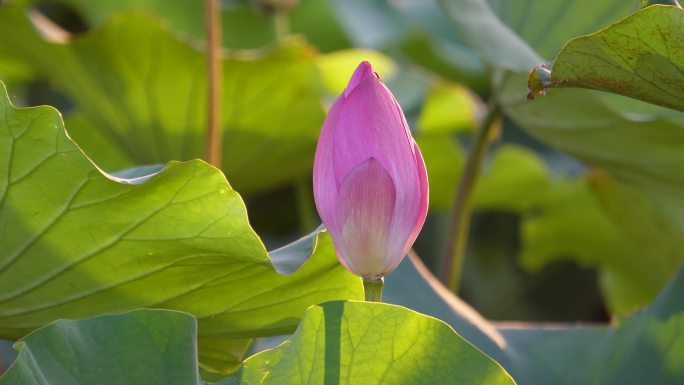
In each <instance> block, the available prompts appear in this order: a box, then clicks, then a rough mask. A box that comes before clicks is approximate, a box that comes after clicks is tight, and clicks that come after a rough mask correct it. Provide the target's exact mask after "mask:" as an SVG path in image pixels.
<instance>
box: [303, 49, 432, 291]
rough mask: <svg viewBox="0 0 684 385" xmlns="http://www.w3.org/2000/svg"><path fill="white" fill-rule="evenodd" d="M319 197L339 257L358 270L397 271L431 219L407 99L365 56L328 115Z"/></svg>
mask: <svg viewBox="0 0 684 385" xmlns="http://www.w3.org/2000/svg"><path fill="white" fill-rule="evenodd" d="M313 181H314V198H315V200H316V208H317V209H318V213H319V215H320V216H321V220H322V221H323V224H324V225H325V227H326V228H327V229H328V232H329V233H330V235H331V236H332V238H333V242H334V244H335V251H336V252H337V257H338V258H339V259H340V262H342V264H343V265H344V266H345V267H346V268H347V269H349V270H350V271H351V272H352V273H354V274H356V275H358V276H361V277H365V278H379V277H382V276H385V275H387V274H389V273H391V272H392V271H393V270H394V269H395V268H396V267H397V266H398V265H399V263H400V262H401V260H402V259H403V258H404V256H405V255H406V253H408V251H409V249H410V248H411V246H412V245H413V242H414V241H415V240H416V237H417V236H418V233H419V232H420V229H421V228H422V227H423V223H424V222H425V216H426V215H427V207H428V181H427V172H426V170H425V164H424V162H423V157H422V155H421V154H420V150H419V149H418V145H416V142H415V141H414V140H413V137H411V131H409V128H408V124H407V123H406V119H405V118H404V114H403V112H402V111H401V107H399V104H398V103H397V101H396V100H395V99H394V96H392V94H391V93H390V91H389V90H388V89H387V87H385V85H384V84H383V83H382V82H381V81H380V78H379V77H378V75H377V74H376V73H375V71H373V67H372V66H371V65H370V63H368V62H362V63H361V64H359V66H358V67H357V68H356V71H354V74H353V75H352V77H351V79H350V80H349V84H348V85H347V88H346V89H345V90H344V93H342V95H340V97H339V98H338V99H337V100H336V101H335V103H334V104H333V106H332V108H331V109H330V111H329V112H328V116H327V117H326V119H325V123H323V128H322V130H321V135H320V138H319V139H318V147H317V148H316V158H315V160H314V170H313Z"/></svg>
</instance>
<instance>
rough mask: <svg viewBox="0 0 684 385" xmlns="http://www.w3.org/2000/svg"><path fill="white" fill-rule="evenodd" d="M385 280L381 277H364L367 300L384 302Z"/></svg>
mask: <svg viewBox="0 0 684 385" xmlns="http://www.w3.org/2000/svg"><path fill="white" fill-rule="evenodd" d="M384 284H385V280H384V279H383V278H382V277H380V278H364V279H363V291H364V293H365V298H366V302H382V286H383V285H384Z"/></svg>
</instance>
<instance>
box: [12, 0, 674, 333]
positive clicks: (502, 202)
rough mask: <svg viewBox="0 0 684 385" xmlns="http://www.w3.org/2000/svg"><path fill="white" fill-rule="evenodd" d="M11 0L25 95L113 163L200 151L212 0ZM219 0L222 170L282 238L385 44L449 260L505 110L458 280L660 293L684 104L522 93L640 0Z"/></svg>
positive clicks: (489, 292) (624, 296)
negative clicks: (482, 149) (577, 43)
mask: <svg viewBox="0 0 684 385" xmlns="http://www.w3.org/2000/svg"><path fill="white" fill-rule="evenodd" d="M0 4H2V6H0V26H2V33H0V80H2V81H3V82H5V83H6V84H7V86H8V90H9V92H10V97H11V98H12V99H13V102H14V103H15V104H16V105H20V106H21V105H23V106H30V105H39V104H49V105H53V106H56V107H57V108H58V109H59V110H60V111H61V112H62V113H63V115H64V120H65V124H66V127H67V130H68V132H69V134H70V136H71V137H72V138H73V139H74V140H75V141H76V142H77V143H78V144H79V146H81V148H82V149H83V151H84V152H85V153H86V154H87V155H88V156H89V157H91V158H92V159H93V160H94V161H95V163H97V164H98V165H99V166H100V167H102V168H103V169H104V170H106V171H108V172H115V171H118V170H122V169H126V168H130V167H133V166H141V165H155V164H161V163H165V162H167V161H169V160H189V159H193V158H200V157H202V156H203V143H204V130H205V126H206V122H205V120H206V111H205V107H204V106H205V105H206V100H205V99H206V79H205V75H204V68H205V67H204V57H203V53H202V50H203V44H204V42H203V33H204V21H203V10H202V8H201V6H200V5H199V4H198V3H197V2H194V1H188V0H186V1H173V2H168V1H161V0H138V1H133V0H126V1H120V0H117V1H114V0H102V1H96V2H94V1H85V0H62V1H38V0H36V1H33V0H14V1H10V0H4V1H1V2H0ZM221 4H222V16H223V17H222V23H223V46H224V49H225V50H224V60H223V71H224V79H223V100H224V103H223V106H222V107H223V112H222V114H223V120H222V127H223V130H224V163H223V171H224V172H225V173H226V175H227V177H228V180H229V181H230V182H231V185H232V186H233V187H234V188H235V189H236V190H237V191H238V192H240V193H241V194H242V195H243V197H244V198H245V201H246V203H247V206H248V212H249V216H250V221H251V223H252V225H253V226H254V228H255V229H256V231H257V232H258V233H259V234H260V236H261V237H262V238H263V239H264V240H265V242H266V243H267V245H268V246H269V247H273V246H278V245H282V244H284V243H286V242H288V241H290V240H292V239H294V238H296V237H298V236H300V235H302V234H306V233H308V232H310V231H311V230H313V229H314V228H316V227H317V226H318V224H319V221H318V218H317V216H316V214H315V209H314V207H313V203H312V195H311V182H310V180H311V175H310V172H311V165H312V160H313V152H314V149H315V145H316V140H317V137H318V131H319V129H320V127H321V125H322V122H323V119H324V116H325V111H326V109H327V107H328V106H329V105H330V104H331V102H332V101H333V100H334V98H335V97H336V96H337V95H338V94H339V93H340V92H341V90H342V89H343V88H344V86H345V84H346V81H347V79H348V77H349V75H350V74H351V72H352V70H353V69H354V68H355V66H356V65H357V64H358V62H359V61H361V60H369V61H371V62H372V63H373V65H374V66H375V67H376V69H377V70H378V72H379V74H380V76H381V77H382V78H383V80H384V81H385V82H386V83H387V85H388V87H389V88H390V89H391V90H392V92H393V93H394V94H395V96H396V97H397V99H398V101H399V103H400V104H401V106H402V108H403V109H404V112H405V113H406V116H407V119H408V121H409V124H410V126H411V128H412V130H413V132H414V136H415V137H416V140H417V141H418V143H419V145H420V147H421V150H422V152H423V154H424V157H425V160H426V164H427V167H428V173H429V178H430V190H431V196H430V214H429V217H428V221H427V223H426V226H425V229H424V230H423V232H422V234H421V236H420V238H419V240H418V242H417V243H416V246H415V249H416V251H417V254H418V255H420V257H421V258H422V259H423V260H424V262H425V263H426V265H427V266H428V267H429V268H430V269H432V270H433V272H434V273H435V274H436V275H438V276H440V275H441V271H440V269H441V266H442V263H443V258H444V254H445V247H444V245H445V242H446V238H447V237H449V236H451V234H449V232H450V230H449V212H450V210H451V206H452V204H453V200H454V194H455V190H456V185H457V183H458V180H459V178H460V176H461V173H462V170H463V167H464V164H465V158H466V155H467V151H468V149H469V146H470V143H471V140H472V135H473V132H474V130H476V128H477V126H478V124H479V123H478V122H479V121H480V120H481V119H482V117H483V115H484V110H485V104H486V103H492V101H495V102H496V103H497V104H498V105H499V106H500V107H501V109H502V111H503V117H502V121H501V125H500V127H499V128H498V130H496V132H495V135H494V137H492V138H491V139H492V140H493V144H492V146H491V148H490V151H489V152H488V155H487V158H486V160H485V163H484V165H483V169H482V174H481V178H480V180H479V181H478V183H477V185H476V186H475V197H474V208H475V213H474V216H473V219H472V232H471V234H470V238H469V243H468V248H467V253H466V254H467V257H466V260H465V268H464V272H463V277H462V281H461V285H460V289H459V295H460V296H462V298H464V299H465V300H466V301H467V302H469V303H470V304H472V305H473V306H474V307H475V308H476V309H477V310H479V311H480V312H481V313H482V314H483V315H484V316H485V317H487V318H489V319H494V320H527V321H593V322H604V321H606V320H608V319H609V318H610V316H611V315H624V314H627V313H629V312H631V311H632V310H634V309H636V308H638V307H641V306H643V305H646V304H648V303H649V302H650V301H651V299H652V298H653V297H654V296H655V295H656V294H657V293H658V292H659V291H660V290H661V289H662V287H663V286H664V285H665V284H666V283H667V282H668V281H669V279H670V278H671V276H672V275H673V274H674V272H675V271H676V268H677V266H679V264H680V263H681V261H682V259H684V255H683V251H682V250H684V247H683V246H684V244H683V242H684V241H683V240H684V237H683V236H682V235H684V234H683V233H684V199H682V198H684V197H683V195H684V194H683V193H682V189H681V186H682V185H683V184H682V182H684V181H682V178H684V175H683V174H682V172H681V170H682V163H683V162H684V155H682V154H684V152H682V151H681V144H682V143H684V137H683V135H684V127H682V125H683V124H684V116H683V114H682V113H680V112H676V111H672V110H667V109H664V108H660V107H655V106H652V105H647V104H646V103H642V102H637V101H634V100H627V99H626V98H624V97H620V96H615V95H608V94H600V93H598V92H594V91H588V90H553V91H551V92H549V94H548V95H547V96H546V97H543V98H540V99H538V100H535V101H526V100H525V96H526V93H527V87H526V81H527V73H528V72H529V70H530V68H532V67H533V66H535V65H538V64H539V63H541V62H543V61H545V60H550V59H552V58H553V57H555V55H556V54H557V53H558V51H559V50H560V49H561V47H562V45H563V44H564V43H565V42H566V41H567V40H568V39H570V38H573V37H575V36H579V35H582V34H587V33H591V32H594V31H596V30H599V29H601V28H603V27H605V26H607V25H609V24H610V23H612V22H614V21H616V20H618V19H620V18H622V17H624V16H626V15H628V14H629V13H630V12H631V11H634V10H635V9H636V2H629V1H622V0H603V1H594V0H592V1H588V0H581V1H573V2H567V1H564V0H552V1H545V2H529V1H512V0H502V1H497V0H490V1H488V2H485V1H477V0H459V1H446V0H445V1H443V2H442V3H439V2H437V1H435V0H391V1H379V0H373V1H368V0H330V1H325V0H300V1H295V0H289V1H288V0H252V1H245V0H224V1H222V3H221Z"/></svg>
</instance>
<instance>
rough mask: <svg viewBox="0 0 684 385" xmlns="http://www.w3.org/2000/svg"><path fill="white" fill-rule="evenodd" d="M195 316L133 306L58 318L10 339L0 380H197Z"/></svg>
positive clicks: (187, 384) (12, 383)
mask: <svg viewBox="0 0 684 385" xmlns="http://www.w3.org/2000/svg"><path fill="white" fill-rule="evenodd" d="M196 332H197V322H196V321H195V319H194V318H193V317H192V316H191V315H189V314H185V313H180V312H175V311H168V310H136V311H132V312H129V313H125V314H117V315H106V316H101V317H97V318H92V319H86V320H80V321H67V320H60V321H57V322H55V323H53V324H50V325H48V326H46V327H44V328H41V329H39V330H36V331H35V332H33V333H31V334H29V335H28V336H26V337H24V338H23V339H22V340H21V341H19V342H17V344H16V345H15V347H16V349H17V350H19V357H18V358H17V360H16V361H15V362H14V364H13V365H12V366H11V367H10V369H9V370H8V371H7V373H6V374H5V375H4V376H3V377H0V384H3V385H48V384H70V385H81V384H83V385H85V384H89V385H91V384H122V385H123V384H126V385H138V384H146V385H156V384H158V385H162V384H163V385H174V384H177V385H191V384H195V385H199V383H200V381H199V374H198V371H197V345H196V340H195V335H196Z"/></svg>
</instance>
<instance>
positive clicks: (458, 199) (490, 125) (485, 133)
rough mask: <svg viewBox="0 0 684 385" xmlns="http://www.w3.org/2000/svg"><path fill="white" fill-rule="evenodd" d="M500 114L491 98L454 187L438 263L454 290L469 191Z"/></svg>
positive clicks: (466, 227) (465, 230)
mask: <svg viewBox="0 0 684 385" xmlns="http://www.w3.org/2000/svg"><path fill="white" fill-rule="evenodd" d="M500 114H501V113H500V109H499V106H498V104H497V103H496V101H494V100H492V101H491V102H490V103H489V105H488V106H487V113H486V115H485V117H484V118H483V119H482V121H481V122H480V125H479V127H478V129H477V132H476V133H475V138H474V140H473V143H472V146H471V148H470V152H469V153H468V159H467V160H466V164H465V168H464V171H463V175H462V176H461V180H460V181H459V183H458V187H457V189H456V196H455V198H454V204H453V206H452V210H451V216H450V220H449V227H448V232H447V244H446V247H445V254H444V261H443V265H442V274H443V281H444V284H445V285H447V287H449V289H450V290H451V291H452V292H454V293H456V292H457V291H458V288H459V284H460V280H461V270H462V269H463V260H464V258H465V250H466V244H467V242H468V235H469V233H470V217H471V214H472V202H471V201H472V195H473V190H474V188H475V183H476V182H477V178H478V176H479V173H480V167H481V166H482V161H483V159H484V157H485V154H486V153H487V149H488V148H489V144H490V143H491V136H492V131H493V129H494V127H496V126H497V125H498V124H499V119H500Z"/></svg>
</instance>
